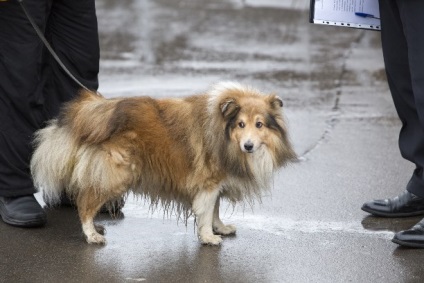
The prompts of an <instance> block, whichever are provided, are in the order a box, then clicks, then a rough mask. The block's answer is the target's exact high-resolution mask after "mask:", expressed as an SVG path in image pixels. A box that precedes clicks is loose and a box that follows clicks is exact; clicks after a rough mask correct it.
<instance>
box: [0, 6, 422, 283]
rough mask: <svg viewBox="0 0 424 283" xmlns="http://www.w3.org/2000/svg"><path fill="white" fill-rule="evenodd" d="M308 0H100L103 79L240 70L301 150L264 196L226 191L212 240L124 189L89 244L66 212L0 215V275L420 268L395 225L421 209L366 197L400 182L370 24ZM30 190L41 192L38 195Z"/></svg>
mask: <svg viewBox="0 0 424 283" xmlns="http://www.w3.org/2000/svg"><path fill="white" fill-rule="evenodd" d="M308 2H309V1H307V0H300V1H294V0H244V1H241V0H155V1H152V0H143V1H142V0H121V1H115V0H98V1H96V3H97V8H98V18H99V31H100V39H101V50H102V55H101V57H102V59H101V65H100V66H101V74H100V85H101V87H100V92H102V93H103V94H104V95H105V96H107V97H116V96H132V95H149V96H152V97H180V96H185V95H191V94H194V93H200V92H202V91H204V90H206V89H207V88H208V87H209V86H210V85H211V84H213V83H216V82H218V81H222V80H236V81H239V82H242V83H246V84H250V85H253V86H255V87H257V88H260V89H262V90H264V91H269V92H275V93H277V94H278V95H280V96H281V97H282V98H283V100H284V103H285V104H284V105H285V111H286V112H285V113H286V116H287V119H288V121H289V129H290V135H291V140H292V142H293V144H294V147H295V149H296V152H297V153H298V155H299V157H300V161H299V162H297V163H295V164H292V165H290V166H289V167H287V168H284V169H282V170H280V171H279V172H278V174H277V175H276V177H275V179H274V183H273V188H272V189H271V192H270V193H269V194H268V195H265V196H264V198H263V201H262V203H260V204H258V203H257V204H255V205H253V206H249V205H247V206H242V205H240V206H236V207H235V208H233V207H232V206H230V205H223V206H222V208H221V209H222V214H223V219H224V221H225V222H227V223H231V224H235V225H236V226H237V227H238V231H237V235H236V236H233V237H226V238H225V239H224V241H223V243H222V245H221V246H219V247H210V246H202V245H200V244H199V242H198V240H197V235H196V233H195V227H194V221H193V219H189V221H188V223H187V225H185V223H184V222H182V221H178V219H177V218H176V217H175V216H173V215H164V213H163V211H161V210H158V211H149V208H148V206H147V205H146V204H145V203H144V201H143V200H137V199H133V198H130V199H129V200H128V201H127V204H126V205H125V207H124V209H123V215H121V216H120V217H118V218H117V219H112V218H111V217H110V216H108V215H99V216H98V218H97V221H98V223H101V224H103V225H105V227H106V230H107V234H106V237H107V241H108V243H107V245H105V246H95V245H88V244H86V243H85V241H84V238H83V235H82V231H81V227H80V224H79V220H78V216H77V212H76V211H75V210H74V209H72V208H59V209H47V212H48V224H47V225H46V226H45V227H43V228H35V229H22V228H15V227H11V226H8V225H6V224H4V223H2V222H0V282H422V280H423V278H424V271H423V269H422V263H421V260H422V259H423V252H424V251H422V250H415V249H406V248H400V247H398V246H397V245H396V244H394V243H392V242H391V239H392V237H393V234H394V232H396V231H400V230H403V229H407V228H409V227H410V226H412V225H413V224H415V223H416V222H418V221H419V220H420V219H421V218H420V217H413V218H404V219H402V218H393V219H384V218H375V217H370V216H368V215H367V214H366V213H365V212H363V211H361V209H360V208H361V205H362V203H363V202H365V201H368V200H371V199H373V198H385V197H388V196H395V195H397V194H398V193H400V192H401V191H403V190H404V188H405V185H406V182H407V181H408V179H409V177H410V174H411V173H412V169H413V166H412V165H411V164H409V163H407V162H406V161H404V160H403V159H402V158H401V156H400V154H399V150H398V146H397V137H398V133H399V130H400V123H399V121H398V119H397V115H396V112H395V109H394V107H393V104H392V100H391V97H390V94H389V91H388V87H387V83H386V79H385V74H384V66H383V59H382V54H381V45H380V39H379V36H380V34H379V32H375V31H365V30H355V29H348V28H341V27H330V26H316V25H312V24H309V23H308ZM37 198H38V199H39V201H40V202H41V203H43V201H42V198H41V196H40V195H37Z"/></svg>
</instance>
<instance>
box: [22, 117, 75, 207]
mask: <svg viewBox="0 0 424 283" xmlns="http://www.w3.org/2000/svg"><path fill="white" fill-rule="evenodd" d="M34 145H35V151H34V153H33V156H32V159H31V165H30V166H31V174H32V177H33V181H34V186H35V187H36V188H38V189H39V190H41V191H42V192H43V197H44V200H45V201H46V202H47V203H49V204H52V205H54V204H55V203H58V202H59V201H60V197H61V195H62V193H63V192H65V190H66V186H67V185H68V184H69V181H70V179H71V176H72V171H73V166H74V160H75V154H76V150H77V147H76V141H75V139H74V138H72V136H71V133H70V131H69V130H68V128H67V127H59V126H58V121H57V120H56V119H53V120H51V121H50V122H49V125H48V126H47V127H45V128H43V129H41V130H39V131H37V132H36V133H35V139H34Z"/></svg>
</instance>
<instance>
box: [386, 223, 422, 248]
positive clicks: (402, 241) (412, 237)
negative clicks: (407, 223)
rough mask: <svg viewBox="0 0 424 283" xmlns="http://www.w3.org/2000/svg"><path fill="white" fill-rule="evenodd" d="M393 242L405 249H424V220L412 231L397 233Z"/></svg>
mask: <svg viewBox="0 0 424 283" xmlns="http://www.w3.org/2000/svg"><path fill="white" fill-rule="evenodd" d="M392 242H393V243H396V244H399V245H401V246H405V247H411V248H424V219H423V220H421V221H420V222H418V223H417V224H415V225H414V227H412V228H411V229H409V230H405V231H400V232H398V233H396V234H395V236H394V237H393V239H392Z"/></svg>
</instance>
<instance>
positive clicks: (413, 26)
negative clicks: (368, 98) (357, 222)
mask: <svg viewBox="0 0 424 283" xmlns="http://www.w3.org/2000/svg"><path fill="white" fill-rule="evenodd" d="M423 11H424V3H423V2H420V1H419V0H414V1H397V0H385V1H380V14H381V20H382V32H381V37H382V38H381V39H382V46H383V55H384V61H385V67H386V73H387V80H388V83H389V87H390V91H391V94H392V97H393V101H394V104H395V107H396V110H397V112H398V115H399V118H400V120H401V121H402V129H401V131H400V135H399V148H400V151H401V154H402V156H403V157H404V158H405V159H407V160H409V161H411V162H413V163H414V164H415V165H416V170H414V172H413V174H412V177H411V179H410V181H409V182H408V184H407V187H406V189H407V191H406V192H404V193H402V194H401V195H399V196H397V197H395V198H392V199H385V200H375V201H372V202H367V203H365V204H364V205H363V207H362V209H363V210H364V211H367V212H369V213H372V214H374V215H378V216H385V217H401V216H413V215H418V214H424V180H423V175H422V172H423V167H424V79H423V76H424V70H423V66H424V65H423V64H424V60H423V59H424V58H423V55H422V50H423V49H422V48H424V42H423V40H424V37H423V36H421V35H422V34H423V32H424V20H423V18H422V16H421V13H422V12H423Z"/></svg>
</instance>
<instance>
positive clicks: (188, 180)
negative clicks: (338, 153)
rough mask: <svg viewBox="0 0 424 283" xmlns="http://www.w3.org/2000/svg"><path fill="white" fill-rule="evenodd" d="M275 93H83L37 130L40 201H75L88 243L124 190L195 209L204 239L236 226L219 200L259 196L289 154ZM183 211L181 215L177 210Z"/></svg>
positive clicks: (224, 87) (99, 239)
mask: <svg viewBox="0 0 424 283" xmlns="http://www.w3.org/2000/svg"><path fill="white" fill-rule="evenodd" d="M282 107H283V102H282V100H281V99H280V98H279V97H278V96H277V95H275V94H264V93H261V92H260V91H258V90H256V89H254V88H253V87H250V86H245V85H242V84H239V83H236V82H221V83H218V84H216V85H214V86H212V87H211V88H210V89H209V90H208V91H206V92H205V93H203V94H198V95H193V96H190V97H185V98H170V99H153V98H150V97H130V98H114V99H106V98H103V97H102V96H101V95H97V94H96V93H94V92H90V91H81V92H80V94H79V95H78V96H77V97H76V98H75V99H74V100H72V101H71V102H68V103H67V104H65V105H64V107H63V108H62V109H61V112H60V113H59V115H58V117H57V118H55V119H53V120H51V121H49V122H48V125H47V126H46V127H45V128H43V129H41V130H39V131H37V132H36V134H35V138H34V146H35V150H34V153H33V156H32V159H31V164H30V166H31V173H32V176H33V180H34V184H35V186H36V187H37V188H38V189H40V190H41V191H42V192H43V197H44V199H46V200H47V202H48V203H50V204H54V203H57V202H58V201H59V200H60V197H61V195H63V193H66V194H67V195H68V196H69V197H70V198H71V199H72V200H74V201H75V203H76V206H77V208H78V214H79V218H80V221H81V223H82V230H83V232H84V234H85V236H86V240H87V242H88V243H96V244H104V243H105V242H106V239H105V237H104V236H103V235H102V233H101V232H102V231H101V230H102V229H101V227H97V226H96V225H94V220H93V219H94V217H95V216H96V214H97V212H98V211H99V209H100V208H101V207H102V206H103V205H104V204H105V203H107V202H110V201H114V200H117V199H120V198H121V197H122V196H125V195H126V194H127V193H129V192H133V193H135V194H136V195H141V197H142V198H146V199H149V200H150V201H151V204H152V205H162V206H163V207H165V209H174V210H176V211H178V212H179V213H184V215H185V216H186V217H188V216H189V215H191V214H194V216H195V219H196V224H197V234H198V237H199V239H200V241H201V243H203V244H208V245H219V244H220V243H221V242H222V237H221V236H222V235H230V234H234V233H235V232H236V228H235V227H234V226H232V225H225V224H224V223H223V222H222V221H221V219H220V217H219V203H220V199H221V198H226V199H228V200H229V201H231V202H232V203H235V202H239V201H252V200H257V199H258V198H259V199H260V196H261V194H263V191H264V190H266V189H267V188H269V185H270V181H271V179H272V176H273V173H274V172H275V171H276V170H277V169H278V168H280V167H282V166H285V165H287V164H288V163H290V162H292V161H294V160H295V159H296V154H295V152H294V151H293V149H292V146H291V142H290V139H289V137H288V133H287V125H286V122H285V118H284V115H283V112H282ZM180 215H181V214H180Z"/></svg>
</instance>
